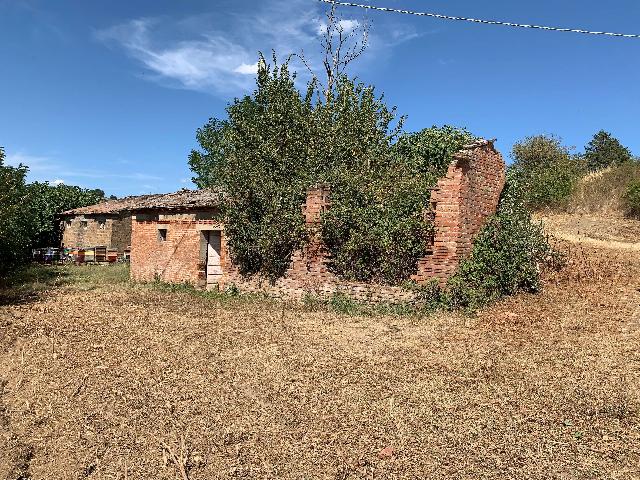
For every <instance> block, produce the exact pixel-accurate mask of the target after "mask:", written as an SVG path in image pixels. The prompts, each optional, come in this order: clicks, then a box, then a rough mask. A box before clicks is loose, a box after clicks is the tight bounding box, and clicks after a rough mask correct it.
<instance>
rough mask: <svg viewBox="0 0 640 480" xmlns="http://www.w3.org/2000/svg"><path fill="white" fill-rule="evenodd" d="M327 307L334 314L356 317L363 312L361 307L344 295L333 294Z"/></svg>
mask: <svg viewBox="0 0 640 480" xmlns="http://www.w3.org/2000/svg"><path fill="white" fill-rule="evenodd" d="M329 307H330V308H331V310H333V311H334V312H336V313H343V314H345V315H357V314H361V313H362V311H363V308H362V305H361V304H359V303H358V302H356V301H355V300H353V299H352V298H351V297H349V296H348V295H345V294H344V293H334V294H333V295H332V296H331V298H330V299H329Z"/></svg>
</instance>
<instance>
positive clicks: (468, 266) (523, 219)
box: [442, 174, 560, 310]
mask: <svg viewBox="0 0 640 480" xmlns="http://www.w3.org/2000/svg"><path fill="white" fill-rule="evenodd" d="M523 196H524V192H523V186H522V185H521V184H520V183H519V182H518V179H517V178H516V177H514V176H513V174H511V175H509V177H508V179H507V184H506V186H505V189H504V191H503V193H502V197H501V200H500V204H499V206H498V210H497V212H496V214H495V215H494V216H493V217H491V218H490V219H489V221H488V222H487V224H486V225H485V226H484V228H483V229H482V230H481V231H480V233H479V234H478V236H477V237H476V239H475V242H474V244H473V249H472V252H471V255H470V256H469V258H468V259H466V260H463V261H462V262H461V264H460V267H459V268H458V271H457V272H456V273H455V274H454V275H453V276H452V277H451V278H450V279H449V281H448V283H447V289H446V290H445V292H443V295H442V301H443V303H444V304H445V305H446V306H447V307H448V308H463V309H467V310H475V309H477V308H478V307H481V306H483V305H485V304H487V303H489V302H491V301H493V300H496V299H498V298H500V297H502V296H505V295H513V294H515V293H517V292H520V291H525V292H537V291H538V290H539V289H540V268H541V266H542V265H543V264H550V265H554V266H558V265H559V263H558V262H559V260H560V257H559V256H558V254H557V253H556V252H555V251H554V250H553V249H552V248H551V246H550V245H549V241H548V238H547V236H546V235H545V233H544V231H543V228H542V225H541V224H539V223H535V222H533V221H532V219H531V214H530V213H529V211H528V210H527V209H526V207H525V205H524V202H523V200H522V198H523Z"/></svg>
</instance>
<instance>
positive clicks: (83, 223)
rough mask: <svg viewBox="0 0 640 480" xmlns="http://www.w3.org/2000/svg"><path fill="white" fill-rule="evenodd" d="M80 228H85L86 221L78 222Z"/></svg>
mask: <svg viewBox="0 0 640 480" xmlns="http://www.w3.org/2000/svg"><path fill="white" fill-rule="evenodd" d="M80 226H81V227H82V228H87V221H86V220H82V221H80Z"/></svg>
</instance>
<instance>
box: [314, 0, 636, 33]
mask: <svg viewBox="0 0 640 480" xmlns="http://www.w3.org/2000/svg"><path fill="white" fill-rule="evenodd" d="M318 1H319V2H322V3H328V4H331V5H341V6H344V7H356V8H363V9H366V10H376V11H379V12H391V13H402V14H405V15H415V16H418V17H431V18H438V19H440V20H453V21H458V22H470V23H479V24H484V25H499V26H503V27H515V28H531V29H536V30H547V31H552V32H568V33H582V34H586V35H605V36H609V37H622V38H640V34H636V33H613V32H594V31H590V30H582V29H579V28H561V27H547V26H543V25H527V24H523V23H513V22H502V21H499V20H482V19H478V18H469V17H456V16H452V15H442V14H439V13H431V12H414V11H411V10H401V9H399V8H390V7H376V6H374V5H364V4H360V3H352V2H340V1H334V0H318Z"/></svg>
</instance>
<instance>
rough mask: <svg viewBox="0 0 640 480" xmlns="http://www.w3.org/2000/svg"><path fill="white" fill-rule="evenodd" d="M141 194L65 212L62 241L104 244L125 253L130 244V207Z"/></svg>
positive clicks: (78, 246)
mask: <svg viewBox="0 0 640 480" xmlns="http://www.w3.org/2000/svg"><path fill="white" fill-rule="evenodd" d="M138 199H139V197H127V198H123V199H120V200H109V201H107V202H103V203H99V204H97V205H91V206H87V207H81V208H75V209H73V210H68V211H66V212H62V213H61V214H60V215H59V217H60V220H61V222H62V230H63V233H62V244H63V246H64V247H66V248H72V249H84V248H93V247H97V246H104V247H107V248H108V249H110V250H116V251H117V252H118V253H119V254H122V253H124V251H125V250H126V249H128V248H129V245H131V214H130V213H129V207H130V206H131V204H132V202H134V201H137V200H138Z"/></svg>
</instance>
